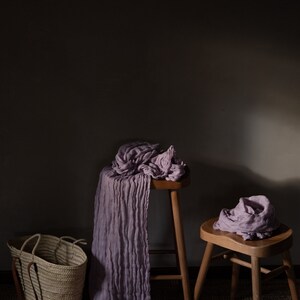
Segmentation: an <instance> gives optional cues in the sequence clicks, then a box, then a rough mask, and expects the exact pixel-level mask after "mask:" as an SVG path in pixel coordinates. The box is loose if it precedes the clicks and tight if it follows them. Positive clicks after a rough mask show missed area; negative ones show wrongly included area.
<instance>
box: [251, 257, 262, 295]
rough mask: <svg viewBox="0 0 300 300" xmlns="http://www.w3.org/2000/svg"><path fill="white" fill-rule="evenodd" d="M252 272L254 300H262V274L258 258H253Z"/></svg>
mask: <svg viewBox="0 0 300 300" xmlns="http://www.w3.org/2000/svg"><path fill="white" fill-rule="evenodd" d="M251 272H252V298H253V300H260V298H261V278H260V277H261V274H260V261H259V258H258V257H255V256H251Z"/></svg>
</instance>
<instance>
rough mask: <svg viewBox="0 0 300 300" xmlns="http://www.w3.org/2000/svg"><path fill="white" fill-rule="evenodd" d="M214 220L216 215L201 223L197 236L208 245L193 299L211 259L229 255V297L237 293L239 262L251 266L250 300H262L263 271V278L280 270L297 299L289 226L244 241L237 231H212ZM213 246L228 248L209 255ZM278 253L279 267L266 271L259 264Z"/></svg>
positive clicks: (291, 237) (274, 274)
mask: <svg viewBox="0 0 300 300" xmlns="http://www.w3.org/2000/svg"><path fill="white" fill-rule="evenodd" d="M217 219H218V218H213V219H210V220H208V221H206V222H204V223H203V224H202V225H201V227H200V237H201V239H202V240H204V241H206V242H207V245H206V248H205V252H204V255H203V259H202V263H201V267H200V270H199V274H198V278H197V281H196V285H195V291H194V299H195V300H196V299H199V296H200V293H201V291H202V288H203V284H204V280H205V276H206V273H207V270H208V267H209V263H210V261H211V259H212V258H218V257H223V258H228V259H229V260H231V262H232V263H233V265H232V282H231V295H230V299H234V298H235V296H236V290H237V283H238V274H239V266H240V265H241V266H244V267H248V268H250V269H251V272H252V296H253V300H258V299H261V273H264V276H265V279H269V278H272V277H275V276H277V275H278V274H280V273H281V272H283V271H285V273H286V275H287V278H288V284H289V288H290V292H291V296H292V299H293V300H296V299H298V295H297V289H296V284H295V282H296V281H295V275H294V271H293V266H292V262H291V258H290V253H289V249H290V248H291V246H292V242H293V232H292V230H291V229H290V228H288V227H287V226H285V225H283V224H281V226H280V228H279V229H278V230H277V232H276V234H275V235H274V236H272V237H270V238H266V239H262V240H255V241H244V240H243V238H242V237H241V236H239V235H237V234H233V233H228V232H225V231H220V230H214V229H213V224H214V222H215V221H217ZM214 245H217V246H220V247H222V248H225V249H227V251H225V252H222V253H220V254H219V255H216V256H214V257H212V251H213V247H214ZM238 253H241V254H245V255H248V256H250V257H251V263H249V262H246V261H244V260H241V259H239V258H238V256H237V254H238ZM278 254H281V255H282V258H283V259H282V262H283V263H282V266H280V267H278V268H276V269H273V270H268V269H266V268H263V267H261V266H260V258H264V257H271V256H274V255H278Z"/></svg>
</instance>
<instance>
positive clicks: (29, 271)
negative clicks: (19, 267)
mask: <svg viewBox="0 0 300 300" xmlns="http://www.w3.org/2000/svg"><path fill="white" fill-rule="evenodd" d="M31 266H33V267H34V268H33V269H34V272H35V274H36V277H37V281H38V285H39V288H40V295H41V296H42V288H41V284H40V281H39V278H38V274H37V265H36V263H35V262H34V261H32V262H30V263H29V264H28V266H27V271H28V276H29V280H30V283H31V287H32V290H33V292H34V297H35V299H36V300H38V299H39V298H38V295H37V293H36V290H35V288H34V284H33V282H32V278H31Z"/></svg>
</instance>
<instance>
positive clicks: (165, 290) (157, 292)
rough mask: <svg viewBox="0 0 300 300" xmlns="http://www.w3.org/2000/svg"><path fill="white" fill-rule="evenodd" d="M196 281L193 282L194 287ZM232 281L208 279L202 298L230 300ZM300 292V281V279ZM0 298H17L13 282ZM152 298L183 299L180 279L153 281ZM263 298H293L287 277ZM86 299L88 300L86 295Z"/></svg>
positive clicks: (243, 286) (0, 289)
mask: <svg viewBox="0 0 300 300" xmlns="http://www.w3.org/2000/svg"><path fill="white" fill-rule="evenodd" d="M193 285H194V282H193V281H192V282H191V289H193ZM229 287H230V281H229V280H227V279H213V278H210V279H208V280H207V281H206V284H205V287H204V290H203V294H202V296H201V300H217V299H218V300H228V299H229ZM298 287H299V293H300V282H299V281H298ZM0 299H1V300H15V299H17V298H16V293H15V290H14V286H13V285H12V284H0ZM151 299H152V300H181V299H183V295H182V288H181V282H180V281H173V280H172V281H153V282H151ZM238 299H239V300H250V299H252V297H251V282H250V281H249V280H245V279H241V281H240V284H239V294H238ZM263 299H264V300H277V299H282V300H283V299H291V298H290V294H289V289H288V285H287V281H286V280H285V279H273V280H270V281H267V282H265V283H264V284H263ZM84 300H88V299H87V297H84Z"/></svg>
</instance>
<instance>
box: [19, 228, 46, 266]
mask: <svg viewBox="0 0 300 300" xmlns="http://www.w3.org/2000/svg"><path fill="white" fill-rule="evenodd" d="M41 237H42V235H41V234H40V233H36V234H34V235H32V236H30V237H29V238H28V239H26V240H25V241H24V243H23V245H22V247H21V249H20V253H19V258H21V255H22V253H23V250H24V248H25V246H26V245H27V243H28V242H29V241H31V240H33V239H34V238H37V241H36V243H35V245H34V247H33V249H32V251H31V254H32V261H34V254H35V250H36V248H37V246H38V245H39V243H40V241H41Z"/></svg>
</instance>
